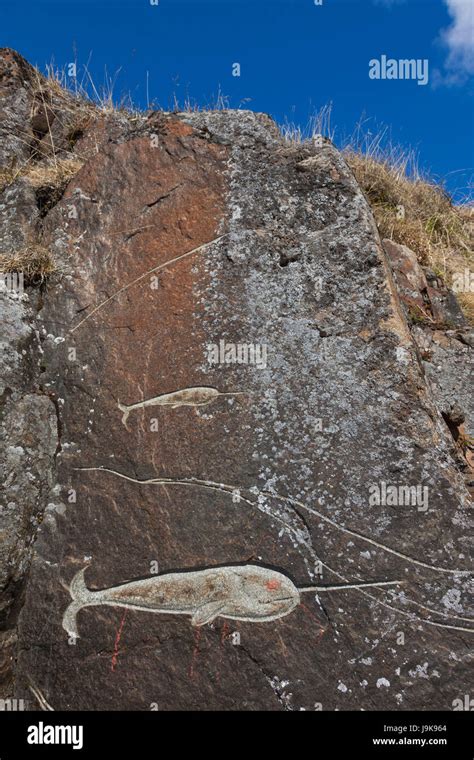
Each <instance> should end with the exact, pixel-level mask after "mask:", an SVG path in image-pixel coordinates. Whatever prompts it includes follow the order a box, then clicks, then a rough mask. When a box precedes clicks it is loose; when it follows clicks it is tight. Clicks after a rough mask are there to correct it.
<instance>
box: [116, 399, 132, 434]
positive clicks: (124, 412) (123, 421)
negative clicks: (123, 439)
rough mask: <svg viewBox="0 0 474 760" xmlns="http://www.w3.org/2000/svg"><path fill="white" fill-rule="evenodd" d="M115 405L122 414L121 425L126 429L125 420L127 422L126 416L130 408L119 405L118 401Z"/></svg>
mask: <svg viewBox="0 0 474 760" xmlns="http://www.w3.org/2000/svg"><path fill="white" fill-rule="evenodd" d="M117 405H118V408H119V409H120V411H121V412H123V417H122V424H123V425H125V427H127V420H128V415H129V414H130V407H128V406H127V405H126V404H121V403H120V400H119V401H117ZM127 430H128V428H127Z"/></svg>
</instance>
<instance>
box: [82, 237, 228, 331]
mask: <svg viewBox="0 0 474 760" xmlns="http://www.w3.org/2000/svg"><path fill="white" fill-rule="evenodd" d="M227 235H229V233H228V232H226V233H225V234H224V235H219V237H217V238H214V240H209V242H208V243H203V244H202V245H198V246H197V248H193V249H192V250H191V251H186V253H182V254H181V255H180V256H175V257H174V258H173V259H169V261H165V262H164V263H163V264H158V266H156V267H153V268H152V269H149V270H148V271H147V272H144V273H143V274H141V275H140V276H139V277H137V278H136V279H135V280H132V282H129V283H127V284H126V285H124V286H123V288H120V289H119V290H117V291H116V292H115V293H112V295H111V296H109V298H106V299H105V301H102V302H101V303H99V304H97V306H95V307H94V308H93V309H92V311H91V312H89V314H87V316H86V317H84V319H81V321H80V322H78V324H77V325H76V326H75V327H73V328H72V329H71V330H69V334H72V333H74V332H76V330H78V329H79V327H81V325H83V324H84V322H87V320H88V319H90V318H91V317H92V316H93V315H94V314H96V313H97V312H98V311H99V309H102V308H103V307H104V306H105V305H106V304H108V303H109V302H110V301H112V300H113V299H114V298H116V297H117V296H119V295H121V293H124V292H125V291H126V290H128V289H129V288H132V287H133V286H134V285H136V284H137V283H138V282H141V280H144V279H145V277H148V275H150V274H153V272H158V271H159V270H160V269H165V268H166V267H168V266H170V265H171V264H175V263H176V262H177V261H181V260H182V259H185V258H187V257H188V256H192V255H193V253H199V251H202V250H204V249H205V248H207V247H208V246H210V245H212V244H213V243H218V242H219V240H222V238H224V237H226V236H227Z"/></svg>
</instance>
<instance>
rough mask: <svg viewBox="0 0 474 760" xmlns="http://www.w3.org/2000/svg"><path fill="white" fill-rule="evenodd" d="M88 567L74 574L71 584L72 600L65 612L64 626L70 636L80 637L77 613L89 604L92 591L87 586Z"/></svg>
mask: <svg viewBox="0 0 474 760" xmlns="http://www.w3.org/2000/svg"><path fill="white" fill-rule="evenodd" d="M85 571H86V568H85V567H83V568H82V569H81V570H79V572H78V573H76V575H75V576H74V578H73V579H72V581H71V585H70V586H69V593H70V594H71V597H72V602H71V604H70V605H69V607H68V608H67V610H66V612H65V613H64V617H63V628H64V630H65V631H67V633H68V634H69V636H74V637H75V638H77V639H78V638H79V631H78V630H77V613H78V612H79V610H80V609H81V608H82V607H84V606H85V605H86V604H87V599H88V597H89V596H90V591H89V589H88V588H87V586H86V582H85V580H84V573H85Z"/></svg>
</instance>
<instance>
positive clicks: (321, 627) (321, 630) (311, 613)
mask: <svg viewBox="0 0 474 760" xmlns="http://www.w3.org/2000/svg"><path fill="white" fill-rule="evenodd" d="M300 605H301V607H302V608H303V609H304V611H305V612H306V614H307V615H309V616H310V617H312V618H313V619H314V620H316V622H317V624H318V625H319V634H318V638H317V640H318V641H319V639H320V638H321V636H322V635H323V633H325V631H326V629H325V628H323V626H322V625H321V623H320V622H319V620H318V618H317V617H316V615H315V614H314V612H312V610H310V609H309V608H308V607H307V606H306V605H305V604H303V602H301V603H300Z"/></svg>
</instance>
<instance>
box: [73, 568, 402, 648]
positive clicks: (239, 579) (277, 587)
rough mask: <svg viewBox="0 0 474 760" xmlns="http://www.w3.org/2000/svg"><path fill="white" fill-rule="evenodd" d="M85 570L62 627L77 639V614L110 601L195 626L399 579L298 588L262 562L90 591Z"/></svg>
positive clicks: (285, 611) (284, 609)
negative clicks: (313, 594)
mask: <svg viewBox="0 0 474 760" xmlns="http://www.w3.org/2000/svg"><path fill="white" fill-rule="evenodd" d="M84 573H85V568H83V569H82V570H79V572H78V573H77V574H76V575H75V576H74V578H73V580H72V582H71V585H70V587H69V592H70V594H71V597H72V602H71V603H70V605H69V606H68V608H67V609H66V612H65V613H64V617H63V628H64V629H65V630H66V631H67V632H68V634H69V635H70V636H74V637H79V633H78V628H77V613H78V612H79V610H81V609H82V608H83V607H92V606H97V605H108V606H111V607H122V608H127V609H131V610H141V611H144V612H157V613H162V614H170V615H189V616H190V617H191V622H192V624H193V625H195V626H202V625H205V624H206V623H211V622H212V621H213V620H215V619H216V618H217V617H223V618H228V619H230V620H242V621H247V622H254V623H264V622H269V621H272V620H277V619H278V618H281V617H284V616H285V615H289V614H290V612H292V611H293V610H294V609H295V607H297V606H298V605H299V604H300V601H301V599H300V594H301V593H305V592H310V591H313V592H320V591H334V590H338V589H342V590H344V589H347V588H363V587H365V586H390V585H395V584H397V583H399V581H381V582H374V583H356V584H345V585H339V586H308V587H305V588H301V589H298V588H297V587H296V586H295V585H294V583H293V581H292V580H290V578H288V576H286V575H284V574H283V573H280V572H277V571H276V570H270V569H269V568H266V567H261V566H259V565H235V566H227V567H214V568H208V569H206V570H195V571H192V570H191V571H183V572H177V573H164V574H162V575H154V576H152V577H150V578H145V579H143V580H137V581H130V582H128V583H123V584H120V585H118V586H112V587H111V588H106V589H101V590H99V591H90V590H89V589H88V588H87V586H86V584H85V579H84Z"/></svg>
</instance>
